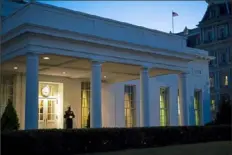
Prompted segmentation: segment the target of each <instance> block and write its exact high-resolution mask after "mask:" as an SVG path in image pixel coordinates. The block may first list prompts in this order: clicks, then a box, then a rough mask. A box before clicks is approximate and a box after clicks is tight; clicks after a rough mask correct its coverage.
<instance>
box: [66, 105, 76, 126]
mask: <svg viewBox="0 0 232 155" xmlns="http://www.w3.org/2000/svg"><path fill="white" fill-rule="evenodd" d="M64 118H65V123H66V129H72V128H73V118H75V115H74V113H73V111H72V110H71V107H68V110H67V111H65V114H64Z"/></svg>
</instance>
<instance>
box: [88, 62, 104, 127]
mask: <svg viewBox="0 0 232 155" xmlns="http://www.w3.org/2000/svg"><path fill="white" fill-rule="evenodd" d="M90 127H91V128H101V127H102V114H101V63H100V62H97V61H92V74H91V103H90Z"/></svg>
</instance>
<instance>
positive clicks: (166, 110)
mask: <svg viewBox="0 0 232 155" xmlns="http://www.w3.org/2000/svg"><path fill="white" fill-rule="evenodd" d="M162 90H163V91H164V94H165V96H164V97H163V98H164V100H163V101H164V103H163V105H164V106H163V107H161V104H162V103H161V99H162V96H161V95H162ZM169 92H170V90H169V87H160V101H159V105H160V109H159V110H160V126H168V125H169V124H170V119H169V108H170V106H169V104H170V103H169V102H170V100H169ZM161 111H163V112H164V116H163V115H162V114H161ZM162 116H163V118H162ZM162 120H163V121H162Z"/></svg>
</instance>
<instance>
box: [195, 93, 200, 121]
mask: <svg viewBox="0 0 232 155" xmlns="http://www.w3.org/2000/svg"><path fill="white" fill-rule="evenodd" d="M200 99H201V91H195V92H194V112H195V123H196V125H200V123H201V118H200V117H201V115H200V109H201V108H200V106H201V100H200Z"/></svg>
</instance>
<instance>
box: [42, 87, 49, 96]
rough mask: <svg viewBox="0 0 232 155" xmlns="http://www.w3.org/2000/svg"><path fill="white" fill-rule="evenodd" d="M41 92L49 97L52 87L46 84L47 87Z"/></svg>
mask: <svg viewBox="0 0 232 155" xmlns="http://www.w3.org/2000/svg"><path fill="white" fill-rule="evenodd" d="M41 94H42V96H44V97H48V96H49V94H50V88H49V86H48V85H46V86H45V87H43V88H42V90H41Z"/></svg>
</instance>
